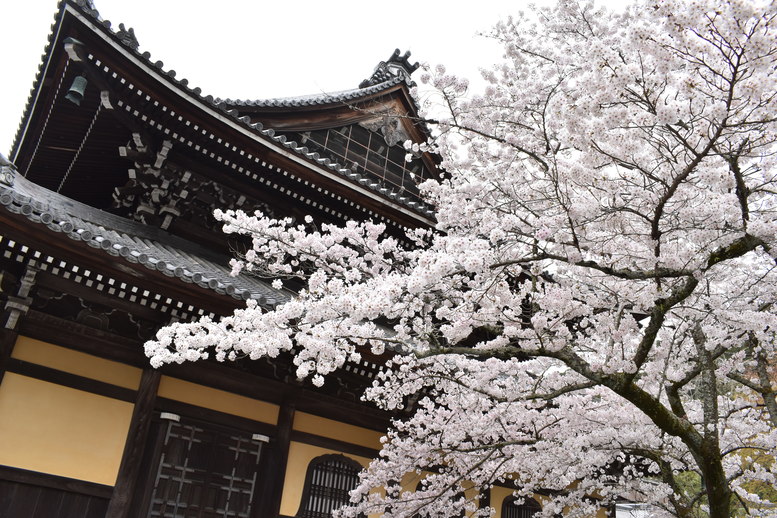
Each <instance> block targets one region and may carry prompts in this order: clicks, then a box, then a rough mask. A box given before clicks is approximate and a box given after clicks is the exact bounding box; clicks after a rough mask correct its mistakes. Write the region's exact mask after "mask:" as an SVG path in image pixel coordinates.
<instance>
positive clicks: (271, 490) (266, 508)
mask: <svg viewBox="0 0 777 518" xmlns="http://www.w3.org/2000/svg"><path fill="white" fill-rule="evenodd" d="M295 406H296V403H295V396H294V392H292V393H291V394H289V395H288V396H287V397H286V398H284V400H283V402H282V403H281V408H280V411H279V412H278V428H277V434H276V436H275V438H274V440H273V441H272V442H271V443H270V448H269V451H268V457H269V458H268V462H267V463H266V464H265V469H264V479H265V481H266V483H265V484H264V491H263V495H262V498H261V502H262V504H261V505H259V506H256V507H254V512H252V513H251V515H252V516H254V517H256V518H259V517H262V518H264V517H270V518H278V517H279V516H280V513H281V498H282V497H283V481H284V479H285V478H286V465H287V464H288V460H289V445H290V443H291V431H292V427H293V426H294V412H295Z"/></svg>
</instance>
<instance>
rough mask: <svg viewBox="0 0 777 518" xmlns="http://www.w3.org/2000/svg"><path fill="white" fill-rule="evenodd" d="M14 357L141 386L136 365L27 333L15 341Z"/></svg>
mask: <svg viewBox="0 0 777 518" xmlns="http://www.w3.org/2000/svg"><path fill="white" fill-rule="evenodd" d="M11 357H12V358H16V359H18V360H24V361H26V362H30V363H36V364H38V365H44V366H46V367H51V368H52V369H57V370H60V371H64V372H69V373H70V374H77V375H78V376H83V377H85V378H91V379H94V380H98V381H103V382H105V383H110V384H112V385H118V386H119V387H124V388H128V389H130V390H137V389H138V386H140V375H141V370H140V369H138V368H137V367H132V366H131V365H125V364H123V363H119V362H114V361H111V360H105V359H103V358H98V357H96V356H92V355H91V354H86V353H81V352H78V351H74V350H72V349H67V348H65V347H60V346H58V345H53V344H49V343H46V342H41V341H40V340H34V339H32V338H27V337H26V336H20V337H19V338H18V339H17V340H16V345H14V349H13V353H11Z"/></svg>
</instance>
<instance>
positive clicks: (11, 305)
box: [0, 265, 38, 382]
mask: <svg viewBox="0 0 777 518" xmlns="http://www.w3.org/2000/svg"><path fill="white" fill-rule="evenodd" d="M36 273H38V270H37V269H36V268H35V266H34V265H27V267H26V268H25V269H24V275H23V276H22V278H21V280H20V281H19V288H18V289H17V291H16V296H12V295H11V296H8V298H7V300H6V302H5V307H4V308H3V309H4V311H3V312H2V313H0V325H1V326H2V328H0V382H2V381H3V376H5V371H6V369H7V368H8V361H9V360H10V359H11V353H12V352H13V348H14V345H15V344H16V339H17V338H18V337H19V331H18V329H19V321H20V320H21V319H22V318H23V317H24V315H25V314H26V313H27V310H28V309H30V305H31V304H32V298H31V297H30V291H32V287H33V285H34V284H35V274H36ZM2 277H3V276H2V272H0V280H2Z"/></svg>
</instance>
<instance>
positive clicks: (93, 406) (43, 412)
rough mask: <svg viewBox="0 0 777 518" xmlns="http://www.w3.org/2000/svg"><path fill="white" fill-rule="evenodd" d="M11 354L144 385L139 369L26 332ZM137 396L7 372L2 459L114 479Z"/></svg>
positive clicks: (1, 410) (0, 399)
mask: <svg viewBox="0 0 777 518" xmlns="http://www.w3.org/2000/svg"><path fill="white" fill-rule="evenodd" d="M11 356H12V358H15V359H18V360H23V361H27V362H31V363H36V364H38V365H44V366H46V367H50V368H53V369H57V370H60V371H64V372H68V373H71V374H76V375H79V376H84V377H87V378H91V379H95V380H99V381H103V382H106V383H111V384H113V385H117V386H120V387H124V388H128V389H131V390H137V388H138V385H139V383H140V375H141V371H140V369H138V368H136V367H132V366H129V365H124V364H121V363H118V362H113V361H110V360H105V359H102V358H97V357H95V356H92V355H89V354H84V353H81V352H78V351H73V350H71V349H66V348H64V347H59V346H56V345H52V344H48V343H45V342H41V341H39V340H33V339H31V338H27V337H19V338H18V339H17V341H16V344H15V345H14V349H13V353H12V355H11ZM131 416H132V404H131V403H127V402H124V401H118V400H116V399H112V398H109V397H105V396H100V395H97V394H92V393H89V392H85V391H82V390H76V389H72V388H69V387H64V386H61V385H57V384H55V383H49V382H46V381H41V380H38V379H34V378H30V377H27V376H22V375H19V374H14V373H11V372H6V373H5V376H4V377H3V382H2V384H0V464H4V465H7V466H13V467H17V468H22V469H28V470H33V471H40V472H43V473H50V474H53V475H59V476H63V477H69V478H75V479H79V480H86V481H89V482H96V483H99V484H107V485H113V484H114V483H115V481H116V474H117V472H118V469H119V463H120V462H121V455H122V452H123V450H124V442H125V440H126V437H127V430H128V429H129V423H130V418H131Z"/></svg>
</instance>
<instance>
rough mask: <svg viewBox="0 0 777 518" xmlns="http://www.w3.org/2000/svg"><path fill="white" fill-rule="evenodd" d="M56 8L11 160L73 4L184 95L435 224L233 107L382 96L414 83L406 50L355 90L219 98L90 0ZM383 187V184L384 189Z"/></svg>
mask: <svg viewBox="0 0 777 518" xmlns="http://www.w3.org/2000/svg"><path fill="white" fill-rule="evenodd" d="M59 6H60V11H59V14H58V15H57V22H56V23H55V25H54V26H53V28H52V29H53V30H52V32H51V33H50V35H49V42H48V44H47V46H46V49H45V51H44V55H43V59H44V62H43V63H41V66H40V67H39V69H38V74H37V77H36V78H35V83H34V84H35V86H34V87H33V90H32V91H31V93H30V97H29V98H28V103H27V107H26V109H25V112H24V116H23V118H22V121H21V123H20V125H19V128H18V130H17V134H16V137H15V139H14V143H13V146H12V150H11V156H10V158H11V160H15V159H16V154H17V153H18V151H19V146H20V144H21V141H22V140H23V136H24V132H25V128H26V127H27V124H28V121H29V118H30V117H31V116H32V112H33V108H34V102H35V101H34V99H35V95H36V89H37V88H39V87H40V83H41V82H42V79H43V76H44V75H45V73H46V62H45V60H46V59H47V56H48V55H49V54H50V52H51V45H52V44H53V43H55V41H56V38H57V29H56V24H57V23H61V21H62V16H61V13H62V12H64V11H66V10H67V9H68V8H71V9H73V8H75V9H77V11H78V12H79V13H81V14H83V15H86V16H87V17H88V19H90V20H91V22H92V23H93V24H94V25H96V26H97V28H99V29H101V30H102V32H103V33H104V34H106V35H107V36H108V37H109V38H110V39H111V40H113V41H114V42H115V43H116V44H117V45H119V46H120V47H121V48H122V49H123V50H124V52H127V53H128V54H130V55H133V56H134V57H135V58H136V59H139V60H140V61H141V62H142V63H144V64H145V65H146V66H147V67H149V68H150V69H152V70H155V71H156V72H157V73H159V74H160V75H161V76H163V77H164V78H165V79H166V80H168V81H169V82H170V83H171V84H172V85H173V86H174V87H176V88H179V89H180V90H182V91H183V92H184V93H185V94H186V95H188V96H191V97H192V98H194V99H196V100H197V101H199V102H201V103H203V104H205V105H206V106H208V107H210V108H211V109H215V110H217V111H218V112H219V113H220V114H221V115H222V116H226V117H228V118H229V119H230V120H232V121H233V122H234V123H237V124H239V125H242V126H244V127H245V128H247V129H249V130H250V131H252V132H253V133H254V134H255V135H256V136H257V137H258V138H260V139H262V140H264V141H269V142H271V143H272V144H275V145H278V144H280V145H281V146H283V147H284V148H286V149H287V150H289V151H291V152H292V153H294V154H296V155H298V156H299V157H301V158H303V159H305V160H308V161H310V162H311V163H312V164H313V165H314V166H316V167H322V166H323V167H325V168H326V169H329V170H331V171H333V172H334V173H335V174H336V175H337V176H340V177H342V178H343V179H344V180H345V181H346V182H349V183H351V184H353V185H355V186H357V188H358V189H366V190H368V191H372V192H373V193H374V194H375V195H376V196H378V197H379V198H383V199H385V200H386V201H388V202H389V203H391V204H397V205H399V206H402V207H404V208H405V209H409V210H410V211H412V212H414V213H416V214H418V215H420V216H421V220H422V221H423V222H424V223H425V224H433V221H432V219H431V218H432V216H433V210H432V208H431V207H430V206H428V205H427V204H426V203H424V202H421V201H419V200H415V199H411V198H409V197H404V196H401V195H400V193H398V192H394V191H391V190H388V189H386V188H385V187H383V186H382V185H380V184H379V183H377V182H371V181H370V180H369V179H368V178H363V177H362V176H361V175H358V174H354V173H353V172H352V171H351V170H350V169H349V168H348V166H347V165H346V164H341V163H337V162H333V161H331V160H330V159H328V158H325V157H320V156H318V153H311V152H310V151H309V150H308V148H307V147H305V146H303V145H302V144H299V143H297V142H294V141H286V138H285V137H284V136H281V135H275V134H274V131H273V129H272V128H265V127H263V125H262V124H261V123H258V122H254V123H252V121H251V119H250V118H249V117H246V116H241V115H240V113H239V111H238V110H237V108H241V107H259V108H284V107H285V108H292V107H304V106H321V105H326V104H337V103H339V104H343V103H344V102H345V103H351V102H354V101H356V100H358V99H364V98H368V97H370V96H373V95H377V94H380V93H381V92H383V91H384V90H389V89H391V88H393V87H396V86H398V85H400V84H402V83H407V84H408V85H412V84H413V83H412V81H411V80H410V74H412V72H413V71H415V70H416V69H417V68H418V66H419V65H418V63H415V64H410V63H409V61H408V58H409V56H410V53H409V52H405V54H403V55H400V51H399V49H396V50H395V51H394V53H393V54H392V55H391V56H390V57H389V59H388V60H386V61H381V62H380V63H379V64H378V66H377V67H376V69H375V71H374V73H373V74H372V76H371V77H370V78H368V79H366V80H364V81H362V83H361V84H360V87H359V88H355V89H350V90H343V91H340V92H335V93H331V94H326V93H325V94H314V95H309V96H297V97H290V98H277V99H267V100H253V101H251V100H243V101H241V100H229V99H226V100H222V99H220V98H214V97H213V96H212V95H203V94H202V90H201V89H200V88H199V87H194V88H192V87H190V85H189V81H188V80H187V79H185V78H181V79H178V78H177V77H176V76H177V74H176V71H175V70H172V69H168V70H165V68H164V63H163V62H162V61H159V60H157V61H154V60H152V58H151V53H149V52H148V51H145V52H140V51H139V50H138V42H137V39H136V38H135V34H134V31H133V30H132V28H129V29H127V28H125V27H124V25H123V24H119V28H118V30H114V29H113V28H112V24H111V22H110V21H108V20H104V19H103V18H102V17H101V16H100V14H99V12H98V11H97V10H96V9H95V7H94V4H93V3H92V1H91V0H60V3H59ZM382 187H383V188H382Z"/></svg>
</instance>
